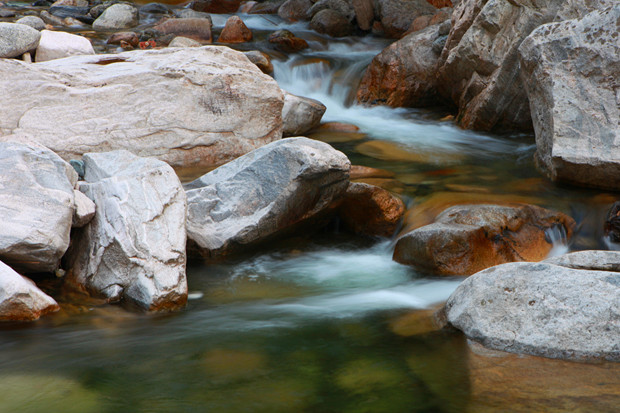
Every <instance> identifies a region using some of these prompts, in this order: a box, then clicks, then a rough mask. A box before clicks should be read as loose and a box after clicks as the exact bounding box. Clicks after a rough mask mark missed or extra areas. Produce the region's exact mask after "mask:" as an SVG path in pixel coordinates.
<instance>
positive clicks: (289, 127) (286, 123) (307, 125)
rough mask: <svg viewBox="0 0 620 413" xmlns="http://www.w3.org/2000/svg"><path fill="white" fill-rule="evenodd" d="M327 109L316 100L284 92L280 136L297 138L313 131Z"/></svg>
mask: <svg viewBox="0 0 620 413" xmlns="http://www.w3.org/2000/svg"><path fill="white" fill-rule="evenodd" d="M326 109H327V108H326V107H325V105H323V104H322V103H321V102H319V101H318V100H314V99H310V98H305V97H301V96H295V95H293V94H291V93H288V92H284V106H283V107H282V136H298V135H303V134H304V133H306V132H308V131H310V130H312V129H314V128H315V127H317V126H318V125H319V123H320V122H321V118H322V117H323V114H324V113H325V110H326Z"/></svg>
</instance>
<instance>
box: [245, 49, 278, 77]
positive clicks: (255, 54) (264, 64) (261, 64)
mask: <svg viewBox="0 0 620 413" xmlns="http://www.w3.org/2000/svg"><path fill="white" fill-rule="evenodd" d="M243 54H244V55H245V57H247V58H248V59H249V60H250V62H252V63H254V64H255V65H256V67H258V68H259V69H260V70H261V72H263V73H265V74H268V75H269V74H271V73H273V64H272V63H271V58H270V57H269V55H268V54H266V53H263V52H261V51H258V50H250V51H249V52H243Z"/></svg>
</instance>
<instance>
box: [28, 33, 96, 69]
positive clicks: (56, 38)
mask: <svg viewBox="0 0 620 413" xmlns="http://www.w3.org/2000/svg"><path fill="white" fill-rule="evenodd" d="M93 54H95V49H93V45H92V44H91V43H90V40H88V39H87V38H86V37H83V36H78V35H77V34H71V33H67V32H57V31H52V30H42V31H41V41H40V42H39V46H38V47H37V50H36V54H35V61H37V62H46V61H48V60H54V59H61V58H63V57H69V56H76V55H93Z"/></svg>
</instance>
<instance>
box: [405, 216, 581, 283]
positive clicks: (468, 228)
mask: <svg viewBox="0 0 620 413" xmlns="http://www.w3.org/2000/svg"><path fill="white" fill-rule="evenodd" d="M574 226H575V222H574V221H573V219H572V218H570V217H568V216H567V215H564V214H562V213H561V212H555V211H550V210H547V209H544V208H540V207H537V206H533V205H521V206H512V207H511V206H499V205H461V206H454V207H451V208H448V209H447V210H445V211H444V212H442V213H441V214H440V215H439V216H438V217H437V219H436V220H435V222H434V223H432V224H430V225H426V226H423V227H421V228H418V229H415V230H413V231H411V232H409V233H407V234H405V235H404V236H402V237H401V238H400V239H399V240H398V242H397V243H396V247H395V250H394V260H395V261H397V262H399V263H401V264H408V265H412V266H414V267H416V268H417V269H419V270H421V271H424V272H430V273H433V274H441V275H471V274H474V273H476V272H478V271H481V270H483V269H485V268H489V267H492V266H494V265H498V264H502V263H505V262H512V261H540V260H542V259H544V258H545V257H546V256H547V255H548V254H549V252H550V251H551V249H552V248H553V243H552V240H551V239H550V238H549V235H548V234H547V233H546V230H552V229H554V228H559V229H560V231H565V232H566V234H567V238H570V236H571V235H572V231H573V228H574Z"/></svg>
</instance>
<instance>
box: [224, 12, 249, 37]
mask: <svg viewBox="0 0 620 413" xmlns="http://www.w3.org/2000/svg"><path fill="white" fill-rule="evenodd" d="M250 40H252V30H250V29H248V27H247V26H246V25H245V23H243V20H241V18H240V17H239V16H230V17H229V18H228V20H226V25H225V26H224V28H223V29H222V33H221V34H220V37H219V38H218V40H217V41H218V42H220V43H245V42H249V41H250Z"/></svg>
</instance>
